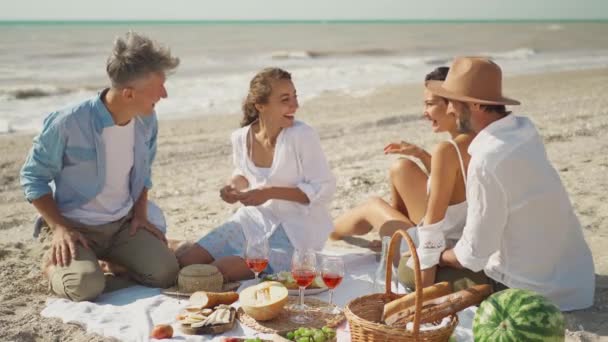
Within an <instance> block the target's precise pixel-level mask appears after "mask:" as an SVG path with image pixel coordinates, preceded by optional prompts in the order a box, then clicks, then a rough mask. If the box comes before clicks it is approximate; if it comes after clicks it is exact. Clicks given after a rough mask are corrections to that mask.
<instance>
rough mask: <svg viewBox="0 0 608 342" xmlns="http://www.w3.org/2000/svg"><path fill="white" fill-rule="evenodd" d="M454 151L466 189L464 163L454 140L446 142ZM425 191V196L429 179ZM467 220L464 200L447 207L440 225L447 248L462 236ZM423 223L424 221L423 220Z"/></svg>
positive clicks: (429, 186)
mask: <svg viewBox="0 0 608 342" xmlns="http://www.w3.org/2000/svg"><path fill="white" fill-rule="evenodd" d="M448 141H449V142H450V143H451V144H452V145H453V146H454V148H455V149H456V153H457V154H458V160H459V161H460V170H461V172H462V179H463V181H464V187H465V189H466V187H467V173H466V170H465V168H464V162H463V160H462V155H461V154H460V149H459V148H458V145H456V142H455V141H454V140H451V139H450V140H448ZM426 189H427V190H426V191H427V194H429V193H430V190H431V177H430V176H429V179H428V181H427V183H426ZM466 220H467V201H466V199H465V200H464V201H462V202H460V203H457V204H453V205H450V206H448V208H447V210H446V212H445V217H444V222H443V224H442V225H441V229H442V230H443V232H444V235H445V239H446V242H447V248H451V247H453V245H454V244H455V243H456V241H457V240H459V239H460V237H461V236H462V230H463V229H464V225H465V223H466ZM423 221H424V219H423Z"/></svg>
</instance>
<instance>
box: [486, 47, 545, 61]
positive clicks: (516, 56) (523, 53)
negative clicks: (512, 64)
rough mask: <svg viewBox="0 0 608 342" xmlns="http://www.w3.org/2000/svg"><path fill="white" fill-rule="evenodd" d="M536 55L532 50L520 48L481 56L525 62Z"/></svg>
mask: <svg viewBox="0 0 608 342" xmlns="http://www.w3.org/2000/svg"><path fill="white" fill-rule="evenodd" d="M536 53H537V52H536V51H535V50H534V49H531V48H520V49H515V50H510V51H504V52H482V53H481V55H482V56H486V57H489V58H492V59H510V60H522V59H523V60H525V59H528V58H530V57H532V56H534V55H536Z"/></svg>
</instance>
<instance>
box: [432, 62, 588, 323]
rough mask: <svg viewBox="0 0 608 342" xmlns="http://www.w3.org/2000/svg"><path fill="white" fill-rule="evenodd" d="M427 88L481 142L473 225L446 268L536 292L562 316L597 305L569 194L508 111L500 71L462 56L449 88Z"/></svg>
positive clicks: (450, 252)
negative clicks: (446, 103)
mask: <svg viewBox="0 0 608 342" xmlns="http://www.w3.org/2000/svg"><path fill="white" fill-rule="evenodd" d="M426 86H427V88H428V89H429V90H430V91H431V92H433V93H434V94H436V95H438V96H442V97H444V98H447V99H448V100H449V101H450V104H449V106H448V112H450V111H451V112H453V113H455V114H456V116H457V118H458V124H459V126H460V127H461V128H462V129H463V130H472V131H474V132H475V133H477V136H476V137H475V139H474V140H473V141H472V143H471V145H470V146H469V150H468V151H469V154H470V155H471V161H470V163H469V169H468V176H467V201H468V205H469V207H468V211H467V223H466V225H465V227H464V232H463V236H462V238H461V239H460V240H459V241H458V243H457V244H456V245H455V246H454V248H453V249H447V250H445V251H444V252H443V253H442V254H441V257H440V266H442V267H450V268H456V269H462V268H466V269H470V270H472V271H480V270H484V271H485V273H486V275H487V276H488V277H489V278H490V279H492V280H493V282H494V284H495V285H497V287H498V288H504V287H510V288H522V289H527V290H532V291H535V292H538V293H540V294H542V295H544V296H546V297H547V298H549V299H551V300H552V301H553V302H554V303H556V304H557V305H558V306H559V307H560V309H561V310H563V311H569V310H576V309H583V308H586V307H589V306H591V305H593V295H594V290H595V274H594V266H593V259H592V257H591V252H590V250H589V247H588V246H587V243H586V242H585V239H584V237H583V233H582V230H581V226H580V223H579V221H578V219H577V217H576V215H575V213H574V210H573V208H572V205H571V203H570V200H569V199H568V194H567V193H566V190H565V189H564V187H563V185H562V182H561V180H560V178H559V175H558V173H557V172H556V171H555V169H554V168H553V166H552V165H551V163H550V162H549V160H548V159H547V155H546V152H545V148H544V145H543V142H542V138H541V137H540V136H539V134H538V132H537V130H536V128H535V126H534V124H533V123H532V122H531V121H530V120H529V119H528V118H525V117H520V116H515V115H512V114H510V112H508V111H506V108H505V105H517V104H519V102H517V101H515V100H512V99H509V98H506V97H504V96H502V72H501V70H500V67H499V66H498V65H496V64H495V63H493V62H492V61H490V60H488V59H485V58H475V57H461V58H456V59H455V60H454V63H453V65H452V67H451V68H450V72H449V73H448V76H447V78H446V80H445V81H444V82H429V83H427V85H426Z"/></svg>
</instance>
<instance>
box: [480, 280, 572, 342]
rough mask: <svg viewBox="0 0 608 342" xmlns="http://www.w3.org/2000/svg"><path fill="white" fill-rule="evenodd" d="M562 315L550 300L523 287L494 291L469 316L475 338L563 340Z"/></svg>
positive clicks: (527, 340)
mask: <svg viewBox="0 0 608 342" xmlns="http://www.w3.org/2000/svg"><path fill="white" fill-rule="evenodd" d="M565 325H566V323H565V320H564V315H563V314H562V313H561V311H559V308H558V307H557V306H555V304H553V303H552V302H551V301H549V300H548V299H547V298H545V297H543V296H542V295H540V294H538V293H536V292H533V291H527V290H521V289H507V290H504V291H500V292H497V293H494V294H493V295H491V296H490V297H488V298H487V299H486V300H485V301H483V302H482V303H481V305H479V309H477V312H476V313H475V318H474V319H473V336H474V337H475V341H478V342H486V341H492V342H494V341H497V342H500V341H504V342H507V341H508V342H510V341H514V342H515V341H517V342H519V341H526V342H535V341H538V342H549V341H564V339H565V332H566V326H565Z"/></svg>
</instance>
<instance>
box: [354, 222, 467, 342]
mask: <svg viewBox="0 0 608 342" xmlns="http://www.w3.org/2000/svg"><path fill="white" fill-rule="evenodd" d="M401 236H402V237H403V238H405V241H406V242H407V244H408V246H409V248H410V251H411V254H412V256H411V257H412V258H413V260H414V274H415V281H414V282H415V285H416V291H415V292H416V295H415V304H414V305H415V314H414V321H413V329H411V330H409V329H405V328H403V327H392V326H389V325H386V324H384V323H382V322H381V316H382V310H383V309H384V304H386V303H388V302H390V301H393V300H395V299H397V298H400V297H402V296H403V295H398V294H395V293H393V292H392V290H391V276H392V269H393V268H392V267H388V266H387V267H386V287H385V292H384V293H375V294H371V295H366V296H362V297H358V298H355V299H354V300H352V301H351V302H349V303H348V304H347V305H346V308H345V309H344V314H345V316H346V319H347V320H348V324H349V325H350V334H351V341H353V342H363V341H366V342H367V341H399V342H409V341H448V340H449V338H450V336H451V335H452V332H453V331H454V329H455V328H456V326H457V325H458V316H456V315H450V316H449V317H450V321H449V323H448V324H447V325H444V326H441V327H435V329H429V330H420V312H421V310H422V291H421V289H422V279H421V275H420V261H419V260H418V254H417V252H416V246H415V245H414V242H413V241H412V239H411V238H410V236H409V235H408V234H407V233H406V232H403V231H401V230H398V231H396V232H395V233H394V234H393V236H392V237H391V242H390V245H389V252H388V258H387V260H386V262H387V263H389V262H392V260H393V254H394V253H395V247H397V249H398V243H399V242H400V237H401Z"/></svg>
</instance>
